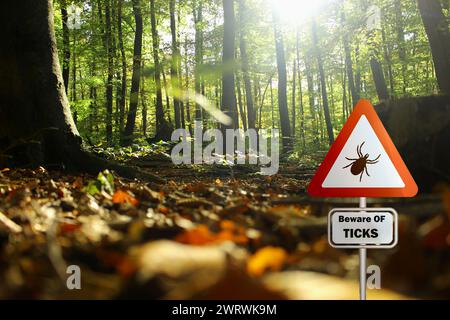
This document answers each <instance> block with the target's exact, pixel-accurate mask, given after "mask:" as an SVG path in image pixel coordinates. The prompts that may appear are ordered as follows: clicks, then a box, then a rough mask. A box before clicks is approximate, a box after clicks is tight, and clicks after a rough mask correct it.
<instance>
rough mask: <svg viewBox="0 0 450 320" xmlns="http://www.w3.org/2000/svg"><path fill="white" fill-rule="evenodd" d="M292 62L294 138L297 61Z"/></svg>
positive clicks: (293, 132)
mask: <svg viewBox="0 0 450 320" xmlns="http://www.w3.org/2000/svg"><path fill="white" fill-rule="evenodd" d="M292 63H293V66H292V69H293V70H292V137H294V138H295V117H296V114H295V108H296V107H295V78H296V76H297V63H296V61H295V59H294V61H293V62H292Z"/></svg>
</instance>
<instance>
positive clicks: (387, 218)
mask: <svg viewBox="0 0 450 320" xmlns="http://www.w3.org/2000/svg"><path fill="white" fill-rule="evenodd" d="M397 227H398V226H397V212H396V211H395V210H394V209H392V208H339V209H333V210H331V211H330V213H329V214H328V242H329V243H330V245H331V246H332V247H335V248H372V249H377V248H378V249H382V248H385V249H388V248H392V247H394V246H395V245H396V244H397Z"/></svg>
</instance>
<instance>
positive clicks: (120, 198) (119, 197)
mask: <svg viewBox="0 0 450 320" xmlns="http://www.w3.org/2000/svg"><path fill="white" fill-rule="evenodd" d="M112 201H113V203H129V204H132V205H133V206H136V205H137V204H138V203H139V201H138V200H136V198H134V197H133V196H132V195H130V194H129V193H128V192H125V191H122V190H117V191H116V192H115V193H114V195H113V198H112Z"/></svg>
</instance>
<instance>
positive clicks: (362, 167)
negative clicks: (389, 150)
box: [342, 141, 381, 182]
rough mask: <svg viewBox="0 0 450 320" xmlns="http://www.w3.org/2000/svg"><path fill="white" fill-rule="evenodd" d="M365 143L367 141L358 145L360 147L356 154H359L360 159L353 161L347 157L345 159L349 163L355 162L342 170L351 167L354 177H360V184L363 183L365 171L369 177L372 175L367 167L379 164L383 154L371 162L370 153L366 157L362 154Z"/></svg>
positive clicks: (357, 148)
mask: <svg viewBox="0 0 450 320" xmlns="http://www.w3.org/2000/svg"><path fill="white" fill-rule="evenodd" d="M364 143H365V141H363V143H361V145H358V146H357V147H356V153H357V154H358V157H359V158H357V159H353V158H347V157H345V159H347V160H349V161H353V162H352V163H350V164H349V165H346V166H345V167H343V168H342V169H345V168H348V167H350V166H351V168H350V172H351V173H352V174H353V175H355V176H357V175H359V181H360V182H361V179H362V176H363V174H364V171H365V172H366V174H367V176H369V177H370V174H369V172H368V171H367V165H368V164H375V163H377V162H378V161H379V160H378V159H379V158H380V156H381V154H379V155H378V157H376V158H375V159H373V160H370V159H369V154H368V153H366V154H365V155H363V154H362V147H363V145H364Z"/></svg>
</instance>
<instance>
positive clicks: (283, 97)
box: [272, 9, 291, 151]
mask: <svg viewBox="0 0 450 320" xmlns="http://www.w3.org/2000/svg"><path fill="white" fill-rule="evenodd" d="M272 15H273V27H274V36H275V49H276V54H277V69H278V110H279V112H280V126H281V135H282V139H283V150H284V151H288V150H290V149H291V141H290V137H291V125H290V121H289V112H288V105H287V88H286V87H287V75H286V59H285V57H284V45H283V37H282V35H281V31H280V19H279V17H278V14H277V12H276V11H275V9H273V10H272Z"/></svg>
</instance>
